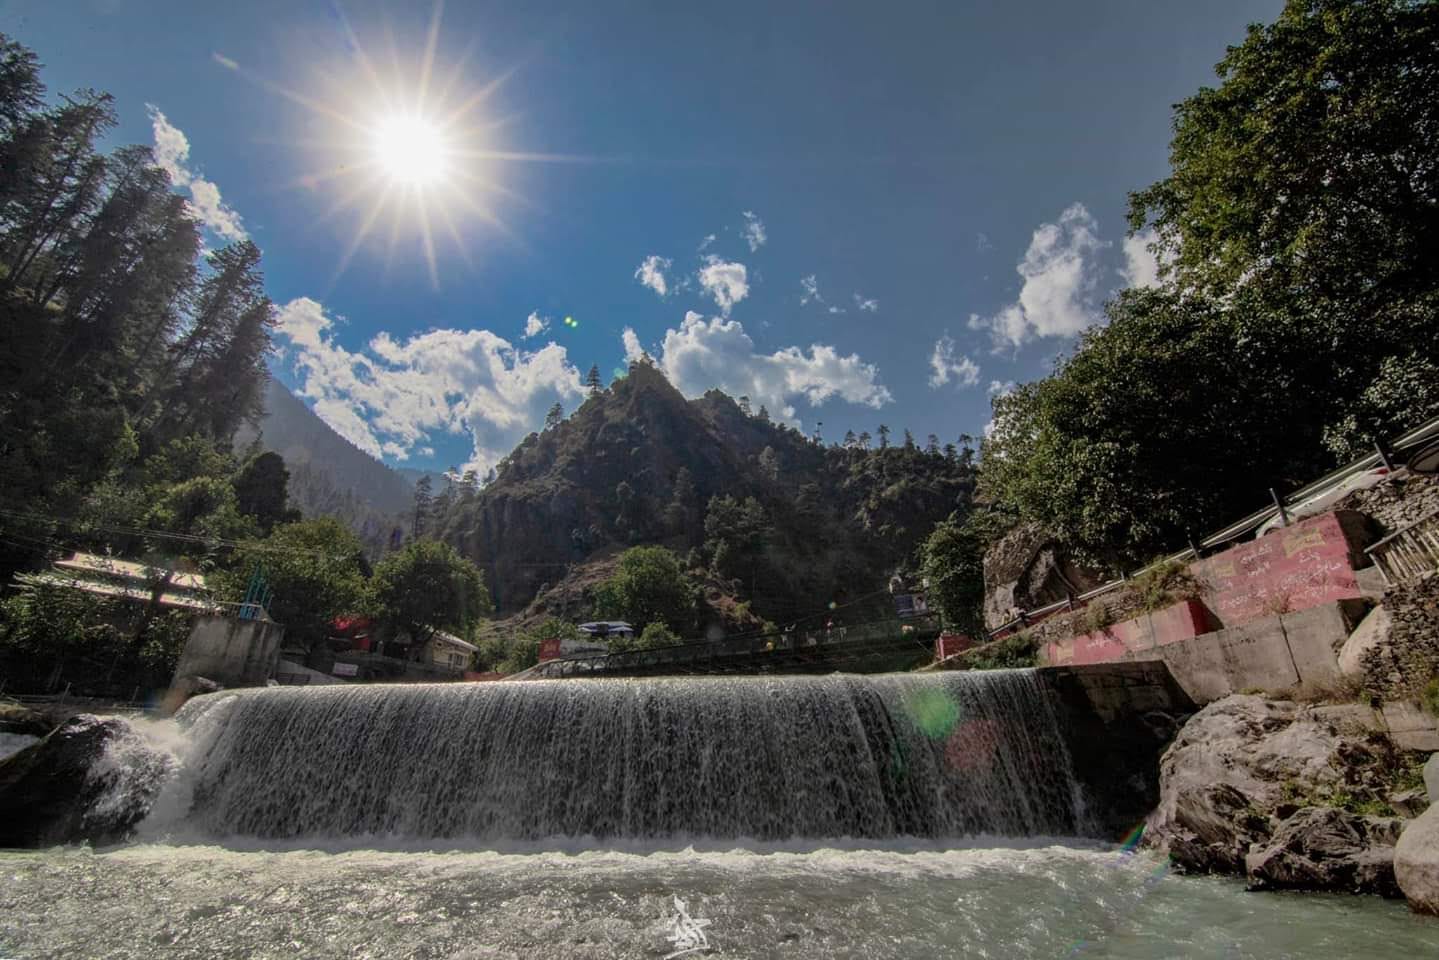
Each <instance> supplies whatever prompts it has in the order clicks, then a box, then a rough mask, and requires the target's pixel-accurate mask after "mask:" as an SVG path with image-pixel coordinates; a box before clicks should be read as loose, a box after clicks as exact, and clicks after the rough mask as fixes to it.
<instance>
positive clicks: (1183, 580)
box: [1129, 560, 1204, 613]
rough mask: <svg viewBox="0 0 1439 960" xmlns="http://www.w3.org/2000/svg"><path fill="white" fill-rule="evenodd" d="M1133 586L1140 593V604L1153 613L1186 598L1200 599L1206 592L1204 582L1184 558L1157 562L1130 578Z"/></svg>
mask: <svg viewBox="0 0 1439 960" xmlns="http://www.w3.org/2000/svg"><path fill="white" fill-rule="evenodd" d="M1129 589H1130V590H1131V591H1133V593H1134V595H1135V596H1136V597H1138V599H1139V605H1140V607H1141V608H1142V609H1143V610H1145V611H1146V612H1149V613H1153V612H1154V611H1156V610H1163V609H1164V608H1165V607H1170V606H1173V605H1174V604H1176V603H1179V602H1181V601H1183V600H1197V599H1199V597H1200V596H1201V595H1203V593H1204V585H1203V584H1202V583H1200V582H1199V578H1198V577H1196V576H1195V575H1194V574H1192V573H1190V572H1189V565H1188V564H1187V563H1185V562H1183V561H1181V560H1168V561H1165V562H1163V563H1160V564H1156V565H1155V566H1153V567H1151V568H1150V569H1148V570H1146V571H1145V572H1144V573H1142V574H1140V575H1139V576H1137V577H1135V578H1134V579H1133V580H1131V581H1129Z"/></svg>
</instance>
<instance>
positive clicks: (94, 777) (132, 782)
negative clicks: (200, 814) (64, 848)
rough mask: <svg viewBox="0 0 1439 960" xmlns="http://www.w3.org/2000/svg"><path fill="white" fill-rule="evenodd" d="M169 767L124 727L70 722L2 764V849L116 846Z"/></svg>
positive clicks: (84, 718) (93, 720) (115, 722)
mask: <svg viewBox="0 0 1439 960" xmlns="http://www.w3.org/2000/svg"><path fill="white" fill-rule="evenodd" d="M172 763H173V761H172V760H171V759H170V758H169V757H167V756H166V755H164V754H162V753H159V752H158V751H155V750H153V749H151V748H150V747H149V746H147V745H146V744H145V741H144V739H143V738H142V737H141V736H140V735H139V734H137V733H136V732H135V731H134V729H133V728H132V727H131V726H130V725H129V724H128V723H126V722H125V721H124V720H119V719H113V718H112V719H104V720H102V719H101V718H99V717H95V716H90V715H88V714H81V715H80V716H76V717H72V718H70V719H69V720H67V721H65V723H63V724H61V725H60V726H59V727H57V728H56V729H55V730H53V731H52V732H51V733H50V734H49V735H48V736H46V737H45V739H43V740H41V741H40V742H39V743H36V744H32V745H31V746H29V747H27V748H25V749H24V750H21V751H20V752H19V753H17V754H15V755H14V756H11V757H8V758H7V759H5V760H4V761H0V847H40V846H48V845H50V844H56V843H78V842H81V841H89V842H91V843H105V842H109V841H114V840H119V839H121V838H122V837H124V835H125V834H126V833H127V832H128V831H129V830H130V829H131V828H132V827H133V826H134V825H135V824H136V823H138V822H139V821H140V819H141V818H143V817H144V816H145V814H146V813H148V812H149V810H150V804H151V803H152V802H153V801H154V799H155V795H156V793H158V792H159V789H160V785H161V783H162V782H163V780H164V778H165V776H166V774H168V773H169V771H170V769H171V765H172Z"/></svg>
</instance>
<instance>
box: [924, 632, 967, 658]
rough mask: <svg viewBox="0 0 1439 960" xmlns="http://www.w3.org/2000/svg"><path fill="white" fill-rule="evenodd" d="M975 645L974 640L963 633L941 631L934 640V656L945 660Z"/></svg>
mask: <svg viewBox="0 0 1439 960" xmlns="http://www.w3.org/2000/svg"><path fill="white" fill-rule="evenodd" d="M975 645H976V644H975V642H974V640H972V639H971V638H969V637H966V636H965V635H964V634H962V633H941V634H940V635H939V638H938V639H937V640H935V641H934V656H935V659H937V660H943V659H944V658H945V657H952V656H954V655H955V654H956V653H960V652H962V651H964V650H968V649H969V648H970V647H973V646H975Z"/></svg>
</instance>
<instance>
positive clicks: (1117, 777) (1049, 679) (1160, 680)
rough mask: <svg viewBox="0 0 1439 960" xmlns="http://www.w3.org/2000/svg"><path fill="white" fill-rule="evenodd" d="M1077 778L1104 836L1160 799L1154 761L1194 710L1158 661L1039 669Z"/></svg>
mask: <svg viewBox="0 0 1439 960" xmlns="http://www.w3.org/2000/svg"><path fill="white" fill-rule="evenodd" d="M1036 674H1037V675H1038V679H1039V681H1040V683H1041V684H1042V685H1043V686H1045V687H1046V688H1048V689H1049V690H1050V691H1052V692H1053V694H1054V699H1055V701H1056V710H1057V712H1059V714H1060V717H1061V728H1062V729H1063V730H1064V732H1065V740H1066V744H1067V746H1068V748H1069V755H1070V760H1071V763H1072V766H1073V771H1074V778H1075V779H1076V780H1077V781H1078V782H1079V783H1080V784H1081V785H1082V787H1083V788H1084V795H1085V797H1086V798H1087V800H1088V802H1089V803H1090V805H1091V809H1090V811H1089V813H1090V816H1091V817H1093V818H1094V820H1095V822H1096V825H1097V826H1098V827H1099V828H1100V830H1101V832H1102V833H1103V834H1104V835H1107V836H1110V837H1121V836H1124V835H1125V834H1127V833H1128V832H1129V831H1131V830H1132V829H1134V828H1135V827H1136V826H1138V825H1139V824H1140V823H1142V822H1143V821H1144V818H1145V817H1146V816H1147V815H1148V814H1149V812H1150V811H1151V810H1153V809H1154V807H1155V805H1156V804H1157V803H1158V802H1159V758H1160V756H1161V754H1163V753H1164V749H1165V748H1166V747H1167V746H1168V745H1169V742H1170V741H1171V740H1172V739H1173V738H1174V735H1175V734H1176V733H1177V732H1178V730H1179V727H1180V726H1181V725H1182V724H1183V723H1184V720H1185V719H1186V718H1187V717H1188V716H1189V715H1190V714H1192V713H1194V711H1195V710H1196V709H1197V707H1196V705H1195V703H1194V701H1193V700H1191V699H1190V697H1189V695H1188V694H1186V693H1185V692H1184V690H1183V688H1182V687H1180V685H1179V684H1178V683H1177V682H1176V681H1175V679H1174V676H1173V675H1172V674H1171V673H1170V671H1169V667H1168V666H1167V665H1166V664H1165V663H1164V662H1163V661H1161V660H1129V661H1123V662H1118V663H1094V664H1082V665H1076V666H1063V667H1040V668H1039V669H1038V670H1037V671H1036Z"/></svg>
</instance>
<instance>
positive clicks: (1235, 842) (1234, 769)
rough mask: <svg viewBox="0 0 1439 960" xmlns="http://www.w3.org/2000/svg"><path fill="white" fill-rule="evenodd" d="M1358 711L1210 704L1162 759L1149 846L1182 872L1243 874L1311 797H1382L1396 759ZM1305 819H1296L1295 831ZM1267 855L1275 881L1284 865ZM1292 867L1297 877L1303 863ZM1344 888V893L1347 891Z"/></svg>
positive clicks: (1229, 700) (1237, 700) (1298, 843)
mask: <svg viewBox="0 0 1439 960" xmlns="http://www.w3.org/2000/svg"><path fill="white" fill-rule="evenodd" d="M1363 710H1364V708H1361V707H1357V706H1355V707H1339V706H1328V707H1317V708H1316V707H1306V706H1302V705H1299V704H1295V703H1290V702H1287V701H1276V700H1267V699H1265V698H1263V697H1258V696H1249V695H1242V694H1241V695H1235V696H1231V697H1226V698H1224V699H1223V700H1217V701H1215V702H1214V703H1211V704H1209V705H1208V706H1206V707H1205V708H1204V709H1203V710H1201V711H1199V712H1198V713H1197V714H1195V715H1194V716H1193V717H1191V718H1190V719H1189V721H1188V722H1187V723H1186V724H1185V725H1184V727H1183V728H1182V729H1181V730H1180V732H1179V736H1178V737H1177V738H1176V739H1175V741H1174V743H1172V744H1171V745H1170V746H1169V749H1168V750H1166V751H1165V753H1164V756H1163V758H1162V759H1161V761H1160V794H1159V804H1158V806H1157V807H1156V808H1155V810H1154V812H1153V813H1151V814H1150V816H1149V819H1148V821H1147V823H1146V826H1145V843H1146V845H1148V846H1151V847H1154V848H1156V849H1158V850H1160V851H1162V852H1165V853H1167V854H1169V856H1170V857H1171V859H1172V860H1173V862H1174V863H1175V865H1176V866H1177V867H1179V868H1180V869H1181V870H1187V871H1191V872H1206V873H1207V872H1213V873H1245V872H1246V867H1247V864H1246V858H1247V857H1248V855H1249V854H1250V853H1251V852H1258V851H1266V850H1269V849H1270V848H1271V846H1272V845H1273V844H1274V843H1276V842H1278V837H1277V834H1276V831H1277V830H1280V829H1282V828H1283V827H1282V825H1283V824H1288V823H1290V822H1291V821H1293V818H1294V817H1296V816H1299V815H1300V813H1302V811H1303V808H1305V807H1313V806H1319V805H1324V804H1323V801H1322V800H1315V799H1313V798H1315V797H1325V796H1331V795H1338V794H1341V793H1342V794H1345V795H1347V796H1348V797H1350V798H1352V799H1354V800H1358V801H1365V800H1376V801H1378V800H1383V799H1385V798H1387V796H1388V793H1389V781H1388V779H1387V777H1386V776H1385V771H1386V770H1387V769H1389V767H1390V765H1391V764H1392V762H1393V756H1394V754H1393V753H1392V747H1391V745H1389V744H1388V743H1387V741H1384V740H1383V738H1382V737H1376V736H1375V735H1374V734H1373V733H1372V732H1371V731H1370V730H1369V729H1367V727H1366V724H1365V720H1364V713H1363ZM1346 805H1347V804H1346ZM1303 822H1305V821H1296V822H1294V826H1293V830H1295V831H1298V830H1299V828H1300V826H1301V824H1302V823H1303ZM1356 829H1357V828H1356ZM1375 830H1377V828H1375ZM1366 831H1367V832H1361V834H1360V836H1361V837H1362V838H1364V840H1365V842H1369V840H1370V838H1371V836H1372V837H1378V836H1380V834H1379V833H1375V832H1372V831H1368V828H1366ZM1286 837H1287V835H1286ZM1315 842H1318V841H1317V840H1316V841H1315ZM1374 842H1375V843H1377V842H1378V841H1377V840H1375V841H1374ZM1393 842H1394V841H1393V840H1392V839H1391V840H1390V841H1389V844H1388V845H1389V846H1390V847H1392V846H1393ZM1306 843H1308V841H1305V840H1303V839H1302V838H1295V839H1292V840H1290V839H1286V840H1285V842H1284V843H1283V844H1281V846H1280V851H1284V850H1289V851H1291V853H1292V852H1293V851H1296V850H1297V851H1299V852H1300V855H1302V853H1303V851H1305V850H1308V849H1310V847H1309V846H1306ZM1314 849H1315V850H1319V849H1321V847H1314ZM1269 859H1270V860H1272V861H1274V865H1273V867H1272V868H1267V869H1270V872H1271V873H1272V874H1273V875H1274V876H1275V877H1279V876H1281V875H1283V874H1284V871H1285V870H1286V869H1289V867H1288V866H1286V864H1287V863H1288V862H1289V861H1288V860H1284V859H1283V858H1282V857H1281V856H1280V853H1279V852H1275V853H1273V854H1272V855H1271V857H1270V858H1269ZM1381 859H1382V858H1381ZM1265 862H1266V863H1267V862H1268V861H1265ZM1293 869H1294V870H1295V871H1296V873H1295V876H1296V877H1297V876H1298V875H1299V867H1298V866H1297V865H1296V866H1294V867H1293ZM1365 870H1366V871H1368V868H1367V867H1366V868H1365ZM1355 872H1356V874H1357V873H1358V872H1359V868H1358V866H1356V867H1355ZM1335 876H1336V879H1339V877H1338V874H1336V875H1335ZM1365 876H1368V873H1367V872H1366V873H1365ZM1366 882H1368V881H1366ZM1374 882H1375V883H1378V882H1379V881H1378V880H1377V879H1376V880H1375V881H1374ZM1344 884H1345V886H1343V887H1341V889H1349V888H1350V886H1351V885H1352V884H1351V881H1350V880H1349V879H1344ZM1271 885H1274V884H1271Z"/></svg>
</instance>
